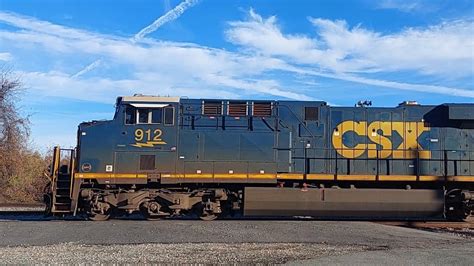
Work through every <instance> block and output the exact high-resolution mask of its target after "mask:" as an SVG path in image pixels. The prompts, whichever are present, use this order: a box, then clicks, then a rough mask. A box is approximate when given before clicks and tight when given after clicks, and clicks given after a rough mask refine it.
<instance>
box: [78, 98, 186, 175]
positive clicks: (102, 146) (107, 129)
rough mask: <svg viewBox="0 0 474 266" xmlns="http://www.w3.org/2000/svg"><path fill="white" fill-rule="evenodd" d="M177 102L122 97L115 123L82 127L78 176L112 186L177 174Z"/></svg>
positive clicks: (93, 123) (175, 100) (97, 122)
mask: <svg viewBox="0 0 474 266" xmlns="http://www.w3.org/2000/svg"><path fill="white" fill-rule="evenodd" d="M178 101H179V98H172V97H146V96H132V97H120V98H118V99H117V104H116V112H115V116H114V119H113V120H110V121H93V122H88V123H82V124H81V125H80V126H79V133H78V136H79V137H78V156H79V160H78V165H79V169H78V172H79V173H82V174H83V177H86V176H93V177H94V178H96V179H97V181H98V182H99V183H102V182H103V183H107V184H114V183H121V184H122V183H134V184H136V183H147V179H146V178H145V179H144V178H140V179H137V178H138V177H142V176H143V175H145V176H146V174H148V173H152V172H157V171H156V170H157V169H159V172H160V173H166V172H173V171H174V168H175V161H176V158H175V157H176V149H177V147H176V141H177V122H176V110H177V109H178ZM100 177H103V178H102V179H101V178H100ZM150 179H153V177H152V176H150Z"/></svg>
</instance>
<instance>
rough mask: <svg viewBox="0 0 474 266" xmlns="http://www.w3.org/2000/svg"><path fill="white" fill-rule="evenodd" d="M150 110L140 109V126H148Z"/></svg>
mask: <svg viewBox="0 0 474 266" xmlns="http://www.w3.org/2000/svg"><path fill="white" fill-rule="evenodd" d="M149 116H150V109H145V108H138V124H148V123H149V121H150V119H149Z"/></svg>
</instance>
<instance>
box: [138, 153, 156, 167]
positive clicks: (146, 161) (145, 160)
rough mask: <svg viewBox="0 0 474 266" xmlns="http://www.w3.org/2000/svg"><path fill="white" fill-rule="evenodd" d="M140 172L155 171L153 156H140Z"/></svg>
mask: <svg viewBox="0 0 474 266" xmlns="http://www.w3.org/2000/svg"><path fill="white" fill-rule="evenodd" d="M140 170H155V155H140Z"/></svg>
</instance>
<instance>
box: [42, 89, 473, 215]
mask: <svg viewBox="0 0 474 266" xmlns="http://www.w3.org/2000/svg"><path fill="white" fill-rule="evenodd" d="M473 147H474V104H441V105H436V106H432V105H420V104H418V103H416V102H403V103H401V104H400V105H398V106H397V107H393V108H388V107H370V106H368V105H366V104H363V103H362V104H359V105H358V106H355V107H333V106H330V105H328V104H327V103H326V102H323V101H284V100H278V101H276V100H272V101H270V100H223V99H188V98H180V97H160V96H145V95H134V96H124V97H118V98H117V101H116V111H115V115H114V117H113V119H112V120H105V121H91V122H84V123H81V124H80V125H79V127H78V131H77V147H76V148H75V149H61V148H60V147H55V148H54V154H53V160H52V166H51V170H50V173H49V175H50V178H51V182H50V185H49V187H48V190H47V191H46V194H45V201H46V203H47V205H48V206H49V208H48V211H49V212H50V213H52V214H54V215H65V214H72V215H79V214H81V215H82V214H86V215H87V217H88V218H89V219H91V220H106V219H108V218H109V217H111V216H113V215H116V214H117V213H125V214H131V213H134V212H141V213H142V214H143V216H144V217H146V218H147V219H160V218H164V217H173V216H185V215H192V216H194V217H196V216H197V217H199V218H200V219H202V220H214V219H216V218H219V217H223V216H226V215H234V214H238V215H244V216H312V217H317V218H327V217H339V218H369V219H370V218H373V219H380V218H396V219H451V220H460V219H465V218H466V217H467V216H469V215H471V214H472V213H473V210H474V149H473Z"/></svg>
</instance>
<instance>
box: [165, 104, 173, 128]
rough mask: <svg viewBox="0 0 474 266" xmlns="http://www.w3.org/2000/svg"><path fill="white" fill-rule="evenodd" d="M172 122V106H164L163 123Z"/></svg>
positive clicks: (168, 123)
mask: <svg viewBox="0 0 474 266" xmlns="http://www.w3.org/2000/svg"><path fill="white" fill-rule="evenodd" d="M173 124H174V108H173V107H166V108H165V125H173Z"/></svg>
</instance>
